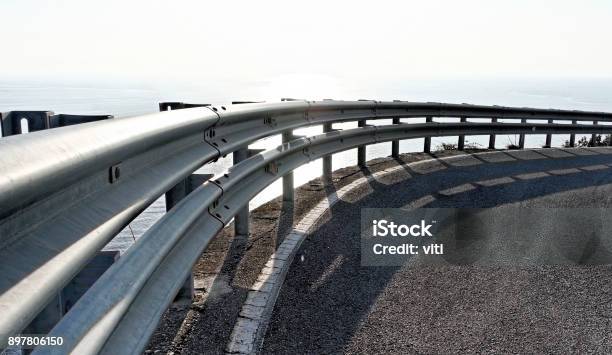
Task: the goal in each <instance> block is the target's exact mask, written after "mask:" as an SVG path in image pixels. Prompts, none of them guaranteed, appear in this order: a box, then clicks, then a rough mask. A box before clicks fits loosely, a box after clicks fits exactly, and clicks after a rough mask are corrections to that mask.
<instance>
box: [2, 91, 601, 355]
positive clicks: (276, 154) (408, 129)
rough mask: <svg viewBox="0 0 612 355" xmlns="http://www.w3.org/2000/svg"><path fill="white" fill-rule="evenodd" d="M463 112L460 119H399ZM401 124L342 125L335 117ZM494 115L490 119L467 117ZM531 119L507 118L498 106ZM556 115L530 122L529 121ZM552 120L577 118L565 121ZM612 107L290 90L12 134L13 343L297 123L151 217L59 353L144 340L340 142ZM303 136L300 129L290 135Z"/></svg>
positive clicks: (5, 330) (9, 288)
mask: <svg viewBox="0 0 612 355" xmlns="http://www.w3.org/2000/svg"><path fill="white" fill-rule="evenodd" d="M412 117H428V118H431V117H459V118H461V122H459V123H436V122H430V121H431V119H428V120H427V123H425V124H409V123H398V122H399V118H412ZM389 118H392V119H394V120H393V122H394V123H397V124H393V125H384V126H364V125H363V124H360V125H359V127H358V128H355V129H349V130H343V131H330V129H331V123H336V122H347V121H358V122H361V123H363V122H365V120H375V119H389ZM468 118H491V119H492V121H493V122H491V123H474V122H467V119H468ZM506 118H512V119H521V120H522V123H498V122H495V121H496V119H506ZM527 119H529V120H543V121H545V122H546V123H527V122H526V120H527ZM553 120H560V121H571V122H572V123H571V124H555V123H552V122H553ZM578 121H591V122H594V123H597V122H599V121H607V122H609V121H612V114H610V113H602V112H582V111H563V110H543V109H528V108H508V107H499V106H476V105H454V104H439V103H410V102H376V101H353V102H344V101H322V102H308V101H290V102H282V103H275V104H244V105H232V106H228V107H224V106H220V107H200V108H189V109H182V110H177V111H170V112H163V113H158V114H153V115H147V116H141V117H133V118H125V119H113V120H108V121H101V122H94V123H88V124H84V125H80V126H72V127H66V128H61V129H56V130H53V131H42V132H36V133H32V134H28V135H22V136H12V137H7V138H3V139H0V170H1V171H2V174H0V262H1V263H2V271H3V274H2V277H1V278H0V314H2V315H3V316H2V318H1V319H0V342H3V341H4V340H5V339H6V337H7V336H9V335H14V334H17V333H19V332H20V331H21V330H22V329H23V328H24V327H25V326H27V324H29V322H30V321H31V320H32V319H33V318H34V317H35V316H36V315H37V314H38V312H40V310H41V309H42V308H43V307H44V306H45V305H46V304H47V303H48V302H49V300H50V299H51V298H52V297H53V296H54V295H55V294H56V293H57V292H58V291H59V290H60V289H61V288H62V287H64V286H65V285H66V284H67V283H68V282H69V281H70V280H71V278H72V277H74V276H75V275H76V273H78V271H79V270H80V269H81V268H82V267H83V266H84V265H85V264H86V263H87V262H88V261H89V260H90V259H91V258H92V257H93V256H94V255H95V253H97V252H98V251H99V250H100V249H101V248H102V247H103V246H104V245H105V244H106V243H107V242H108V241H110V239H112V238H113V237H114V236H115V235H116V234H117V233H118V232H119V231H120V230H121V229H122V228H123V227H124V226H125V225H127V223H129V222H130V221H131V220H132V219H133V218H134V217H135V216H136V215H137V214H138V213H140V212H141V211H142V210H143V209H144V208H145V207H146V206H147V205H149V204H150V203H151V202H152V201H154V200H155V199H156V198H157V197H159V196H160V195H161V194H163V193H164V192H166V191H168V190H170V189H171V188H172V187H173V186H174V185H176V184H177V183H178V182H179V181H181V180H182V179H184V178H185V177H186V176H188V175H189V174H190V173H192V172H193V171H195V170H196V169H198V168H199V167H200V166H202V165H204V164H206V163H209V162H212V161H215V160H216V159H218V158H219V157H221V156H224V155H226V154H229V153H231V152H234V151H237V150H240V149H244V148H245V147H246V146H247V145H248V144H250V143H252V142H254V141H256V140H258V139H261V138H264V137H267V136H271V135H275V134H280V133H287V132H289V131H291V130H293V129H296V128H299V127H304V126H309V125H321V124H322V125H324V126H325V127H326V130H327V131H329V132H327V133H324V134H322V135H317V136H314V137H309V138H298V139H294V140H292V141H290V142H288V143H285V144H283V145H281V146H279V147H278V148H277V149H273V150H270V151H266V152H263V153H260V154H257V155H255V156H253V157H251V158H249V159H247V160H244V161H242V162H240V163H238V164H236V165H235V166H234V167H233V168H231V169H230V170H229V171H228V172H227V174H225V175H223V176H221V177H219V178H218V179H217V180H214V181H209V182H206V183H204V184H203V185H202V186H200V187H199V188H198V189H196V190H195V191H194V192H192V193H190V194H189V195H188V196H187V197H186V198H185V199H183V200H182V201H181V202H179V203H178V204H177V205H176V206H174V207H173V208H172V209H171V210H170V211H169V212H168V213H167V214H166V215H164V216H163V217H162V219H160V220H159V221H158V222H157V223H156V224H155V225H154V226H153V227H151V228H150V229H149V230H148V231H147V232H146V233H145V235H144V236H143V237H141V238H140V239H139V240H138V241H137V242H136V244H135V245H134V246H133V247H131V248H130V249H129V250H128V251H127V252H126V254H125V255H124V256H122V257H121V258H120V259H119V260H118V262H116V263H115V264H114V265H113V266H112V267H111V268H110V269H109V270H108V271H107V272H106V273H105V274H104V275H103V276H102V277H101V278H100V279H99V280H98V281H97V282H96V283H95V284H94V285H93V286H92V288H91V289H90V290H89V291H88V292H87V293H86V294H85V295H84V296H83V297H82V298H81V299H80V300H79V302H77V304H76V305H75V306H74V307H73V308H72V309H71V310H70V312H68V314H67V315H66V316H65V317H64V318H63V319H62V320H61V321H60V323H58V324H57V326H56V327H55V328H54V329H53V330H52V332H51V333H50V335H51V336H59V335H61V336H62V337H63V338H64V344H63V346H62V347H57V348H41V349H38V352H45V353H47V352H55V353H66V352H74V353H96V352H102V353H112V354H117V353H133V352H138V351H142V349H144V347H145V346H146V344H147V341H148V338H149V336H150V335H151V334H152V332H153V331H154V330H155V327H156V325H157V322H158V321H159V319H160V318H161V315H162V314H163V312H164V311H165V309H166V308H167V306H168V304H169V303H170V302H171V301H172V298H173V296H174V294H175V293H176V291H177V290H178V289H179V288H180V287H181V285H182V283H183V280H184V279H185V277H186V276H187V274H188V272H189V271H190V269H191V266H192V265H193V263H194V262H195V261H196V260H197V258H198V256H199V255H200V254H201V253H202V251H203V250H204V249H205V248H206V246H207V244H208V242H209V241H210V240H211V239H212V238H213V237H214V236H215V235H216V233H217V232H218V231H219V230H220V229H221V228H223V226H224V225H226V224H227V223H228V222H229V221H230V220H231V218H232V217H233V216H234V215H235V214H236V213H237V212H238V211H239V210H240V209H241V208H243V207H244V206H245V205H246V204H247V203H248V201H249V200H250V199H251V198H252V197H253V196H255V194H257V193H258V192H259V191H261V190H262V189H263V188H265V187H266V186H268V185H269V184H270V183H271V182H272V181H274V180H276V179H278V178H279V177H281V176H283V175H285V174H289V173H290V172H291V171H292V170H293V169H295V168H296V167H298V166H300V165H302V164H304V163H306V162H308V161H310V160H313V159H317V158H320V157H325V156H329V155H330V154H332V153H335V152H338V151H341V150H346V149H351V148H353V147H363V146H365V145H367V144H372V143H378V142H385V141H397V140H399V139H407V138H418V137H432V136H453V135H459V136H463V135H495V134H521V135H525V134H547V135H551V134H560V133H563V134H567V133H569V134H576V133H592V134H593V133H612V126H610V125H597V124H594V125H585V124H577V122H578ZM286 136H288V137H289V136H290V135H286Z"/></svg>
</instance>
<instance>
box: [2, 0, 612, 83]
mask: <svg viewBox="0 0 612 355" xmlns="http://www.w3.org/2000/svg"><path fill="white" fill-rule="evenodd" d="M0 13H1V14H2V20H1V21H0V41H1V42H0V43H2V48H3V54H2V55H1V56H0V79H2V78H5V79H17V80H20V79H25V78H50V79H54V78H61V79H65V80H94V79H95V80H102V81H104V80H107V81H123V80H125V81H129V80H140V81H143V82H152V83H155V82H165V83H168V82H177V83H178V82H190V83H199V84H200V85H209V86H214V87H219V88H222V87H225V86H230V87H231V86H236V85H259V86H268V87H269V90H271V91H274V90H277V91H281V89H282V90H286V91H299V89H301V88H312V90H314V89H315V88H325V90H326V91H327V92H330V93H334V92H339V91H340V90H339V89H338V90H336V87H338V86H346V85H347V83H350V85H355V86H367V85H372V86H376V85H380V84H381V83H387V85H388V84H389V83H391V84H393V83H395V82H402V81H405V80H419V79H423V78H513V77H530V78H531V77H547V78H559V77H571V78H608V77H612V46H611V45H610V44H611V41H612V40H611V39H612V21H610V19H611V18H612V1H609V0H581V1H578V0H576V1H563V0H556V1H552V0H539V1H537V0H514V1H501V0H483V1H481V0H461V1H456V0H448V1H443V0H426V1H384V0H379V1H370V2H366V1H331V0H327V1H318V0H313V1H303V2H296V1H264V0H262V1H195V0H183V1H157V0H130V1H126V0H87V1H82V0H48V1H43V0H40V1H35V0H2V1H0Z"/></svg>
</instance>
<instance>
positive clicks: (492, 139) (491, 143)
mask: <svg viewBox="0 0 612 355" xmlns="http://www.w3.org/2000/svg"><path fill="white" fill-rule="evenodd" d="M496 122H497V117H492V118H491V123H496ZM489 149H495V135H494V134H491V135H490V136H489Z"/></svg>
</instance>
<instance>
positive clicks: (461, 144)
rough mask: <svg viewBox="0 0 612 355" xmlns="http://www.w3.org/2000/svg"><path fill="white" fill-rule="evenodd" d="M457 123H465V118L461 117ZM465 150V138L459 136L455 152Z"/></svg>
mask: <svg viewBox="0 0 612 355" xmlns="http://www.w3.org/2000/svg"><path fill="white" fill-rule="evenodd" d="M459 122H467V118H466V117H461V118H460V119H459ZM464 148H465V136H464V135H460V136H459V141H458V142H457V150H463V149H464Z"/></svg>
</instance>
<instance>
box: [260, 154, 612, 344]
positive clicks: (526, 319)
mask: <svg viewBox="0 0 612 355" xmlns="http://www.w3.org/2000/svg"><path fill="white" fill-rule="evenodd" d="M568 152H570V153H563V152H561V151H550V153H546V154H552V155H555V156H565V157H562V158H559V159H541V158H544V157H543V156H541V155H540V153H529V152H525V153H511V154H518V155H515V157H514V158H512V159H508V160H510V161H503V162H499V163H490V162H487V163H486V164H485V163H484V161H483V159H482V158H481V159H476V158H466V159H464V160H461V161H455V162H453V163H450V164H449V163H445V162H443V161H440V162H438V163H435V164H431V165H430V166H427V167H415V168H411V167H406V169H405V171H403V172H402V173H403V175H404V178H405V179H404V178H402V179H397V180H400V181H394V182H384V181H383V182H378V181H377V182H374V183H370V184H369V185H366V186H364V187H363V188H360V189H358V190H355V191H354V192H353V193H351V194H350V195H349V196H348V197H345V198H344V201H342V202H339V203H338V204H336V205H335V206H333V207H332V210H331V217H330V218H329V219H327V220H324V221H322V222H320V224H319V225H318V226H317V227H316V228H315V232H314V233H312V234H311V235H310V236H309V237H308V239H307V240H306V241H305V242H304V244H303V245H302V247H301V249H300V251H299V252H298V255H297V257H296V258H295V261H294V262H293V264H292V265H291V268H290V269H289V272H288V274H287V278H286V281H285V284H284V286H283V288H282V289H281V291H280V294H279V297H278V300H277V303H276V306H275V309H274V312H273V315H272V319H271V322H270V325H269V327H268V330H267V333H266V336H265V341H264V345H263V349H262V353H402V354H404V353H415V354H416V353H427V354H446V353H600V354H604V353H608V354H609V353H612V266H611V265H610V263H609V260H608V258H609V256H610V255H609V253H608V252H612V243H611V242H610V240H609V239H605V238H604V239H601V240H599V239H598V240H596V243H595V244H593V245H590V247H589V248H590V251H589V255H590V256H592V255H593V254H598V255H599V256H598V257H597V258H591V259H589V260H590V261H591V262H584V260H585V259H584V258H583V256H580V255H579V256H578V257H576V258H574V259H572V258H570V259H571V260H574V261H575V262H573V263H571V262H570V263H569V264H568V263H566V264H565V265H555V263H554V262H552V263H546V262H545V263H542V264H533V265H515V266H513V265H501V264H495V263H492V264H490V265H474V264H464V265H424V266H421V267H415V266H414V265H408V264H407V265H403V266H397V267H362V266H361V263H360V241H359V235H360V231H359V227H360V225H359V220H360V210H361V209H362V208H367V207H407V206H408V207H476V208H481V207H495V206H521V207H551V208H552V207H555V208H558V207H565V208H584V207H589V208H593V207H612V154H610V151H607V152H606V153H607V154H591V153H589V151H587V150H583V151H573V152H572V151H568ZM586 154H588V155H586ZM516 156H520V159H515V158H516ZM406 177H407V178H406ZM516 223H521V221H516ZM530 223H537V222H533V221H532V222H530ZM542 223H544V221H542ZM587 249H588V248H587ZM587 259H588V258H587ZM586 264H588V265H586Z"/></svg>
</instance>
